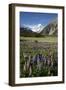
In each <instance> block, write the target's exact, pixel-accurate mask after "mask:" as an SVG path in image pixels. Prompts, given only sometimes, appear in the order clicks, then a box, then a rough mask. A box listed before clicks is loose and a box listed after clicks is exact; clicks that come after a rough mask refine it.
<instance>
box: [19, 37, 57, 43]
mask: <svg viewBox="0 0 66 90" xmlns="http://www.w3.org/2000/svg"><path fill="white" fill-rule="evenodd" d="M20 40H28V41H38V42H57V37H52V36H49V37H48V36H46V37H20Z"/></svg>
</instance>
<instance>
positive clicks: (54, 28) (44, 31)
mask: <svg viewBox="0 0 66 90" xmlns="http://www.w3.org/2000/svg"><path fill="white" fill-rule="evenodd" d="M35 29H37V28H35ZM36 31H37V30H36ZM39 31H40V32H34V31H32V29H30V28H29V27H25V26H23V27H21V28H20V36H25V37H43V36H45V35H48V36H50V35H53V36H57V32H58V20H57V18H56V19H54V20H53V21H51V22H50V23H48V24H47V25H46V26H43V25H42V26H40V27H39Z"/></svg>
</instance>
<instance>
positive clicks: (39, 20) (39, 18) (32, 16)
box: [20, 12, 57, 27]
mask: <svg viewBox="0 0 66 90" xmlns="http://www.w3.org/2000/svg"><path fill="white" fill-rule="evenodd" d="M54 18H57V14H56V13H35V12H20V27H21V26H23V25H38V24H42V25H46V24H48V23H49V22H51V21H52V20H53V19H54Z"/></svg>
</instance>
